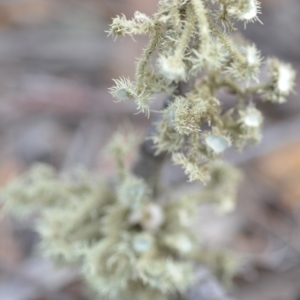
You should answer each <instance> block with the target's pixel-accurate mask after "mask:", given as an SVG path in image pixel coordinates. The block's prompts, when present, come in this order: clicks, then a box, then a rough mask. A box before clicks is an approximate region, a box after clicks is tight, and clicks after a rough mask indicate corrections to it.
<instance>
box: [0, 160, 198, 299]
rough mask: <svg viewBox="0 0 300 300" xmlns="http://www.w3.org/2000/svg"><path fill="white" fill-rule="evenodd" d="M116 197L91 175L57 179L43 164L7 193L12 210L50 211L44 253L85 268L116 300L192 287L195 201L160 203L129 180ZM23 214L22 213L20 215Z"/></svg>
mask: <svg viewBox="0 0 300 300" xmlns="http://www.w3.org/2000/svg"><path fill="white" fill-rule="evenodd" d="M115 190H116V191H117V192H116V193H115V192H112V191H110V190H109V189H108V187H107V186H105V185H104V184H103V182H101V180H100V179H95V177H94V176H93V175H91V174H90V173H89V172H88V173H87V172H83V171H80V172H76V173H73V174H72V175H70V176H64V178H57V176H56V175H55V172H54V170H53V169H52V168H51V167H49V166H46V165H38V166H36V167H35V168H33V169H32V170H31V171H30V172H29V173H27V174H25V175H24V176H23V177H21V178H20V179H18V180H16V181H14V182H12V184H11V185H10V186H8V187H7V188H6V189H5V191H4V192H3V194H2V197H3V198H5V200H6V201H5V203H6V206H5V207H6V209H11V210H12V212H14V213H19V214H20V213H21V214H24V213H25V214H28V213H29V212H30V211H34V210H36V209H37V208H38V207H40V208H41V207H43V208H44V209H43V210H42V216H41V217H40V218H39V221H38V224H37V229H38V232H39V234H40V236H41V245H40V246H41V249H42V250H43V253H44V254H46V255H47V256H49V257H51V258H53V259H55V260H58V261H60V262H65V263H73V264H74V263H76V264H80V268H81V272H82V274H83V277H84V279H85V280H86V282H87V283H88V284H89V285H90V286H91V287H92V288H93V289H94V290H95V291H97V292H98V294H100V295H102V296H107V297H110V298H112V299H128V300H129V299H137V300H138V299H154V298H155V299H167V298H166V297H167V296H168V295H169V294H172V293H174V292H175V291H182V290H184V289H185V288H186V287H187V286H188V285H189V284H191V282H192V274H193V272H192V268H193V257H194V256H195V255H196V251H197V248H198V247H197V244H198V243H197V240H196V237H195V236H194V234H193V233H192V230H191V226H192V224H193V219H194V218H193V216H195V211H196V203H197V202H196V201H195V199H194V198H189V197H181V198H179V199H177V200H172V201H168V202H165V203H160V204H158V203H154V202H153V201H152V199H151V191H150V190H149V189H148V187H147V185H146V183H145V182H144V181H143V180H141V179H138V178H136V177H134V176H133V175H130V174H129V173H128V174H126V176H125V177H124V180H122V181H120V182H119V183H118V184H117V186H116V187H115ZM16 210H18V211H16Z"/></svg>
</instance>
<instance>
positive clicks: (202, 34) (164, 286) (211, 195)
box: [2, 0, 295, 300]
mask: <svg viewBox="0 0 300 300" xmlns="http://www.w3.org/2000/svg"><path fill="white" fill-rule="evenodd" d="M259 12H260V6H259V2H258V1H257V0H211V1H209V0H173V1H171V0H160V1H159V5H158V12H157V13H156V14H154V16H153V17H152V18H151V17H148V16H146V15H144V14H142V13H139V12H136V13H135V15H134V18H133V19H132V20H127V19H126V18H125V16H119V17H116V18H115V19H114V20H113V22H112V25H111V27H110V34H111V35H113V36H115V37H117V36H124V35H130V36H133V35H136V34H148V35H149V36H150V41H149V45H148V46H147V48H146V49H145V50H144V52H143V55H142V57H141V59H140V60H139V61H138V64H137V70H136V77H135V80H134V81H130V80H129V79H126V78H122V79H119V80H115V83H116V84H115V86H114V87H113V88H111V89H110V91H111V93H112V94H113V96H114V97H115V98H116V99H117V100H118V101H127V100H131V99H132V100H134V101H135V102H136V103H137V108H138V110H139V111H140V112H144V113H146V114H147V115H149V113H150V107H149V103H150V101H151V98H152V97H153V96H154V95H155V94H157V93H160V92H166V93H167V94H169V95H171V100H169V101H168V105H167V107H166V108H165V109H163V110H162V112H161V113H162V114H161V119H160V121H159V122H158V123H157V126H156V129H157V132H156V134H155V135H153V136H150V137H149V138H150V139H152V142H153V143H154V146H155V150H156V153H157V154H160V153H161V152H164V153H166V152H169V153H170V154H171V156H172V160H173V162H174V163H176V164H181V165H182V166H183V167H184V169H185V172H186V174H187V175H188V177H189V179H190V180H191V181H193V180H199V181H201V182H203V183H205V185H204V187H203V188H202V190H201V192H198V193H197V194H196V195H186V194H183V195H182V196H177V197H173V196H172V195H170V194H167V193H165V194H164V193H160V194H159V195H158V196H157V189H156V188H153V184H152V183H150V182H147V181H146V179H143V178H138V177H137V176H135V175H134V174H133V173H132V172H131V171H130V169H131V168H130V167H129V166H127V164H126V157H127V155H128V153H132V152H134V150H133V149H134V147H131V146H132V145H133V144H135V142H136V138H135V137H134V135H132V133H133V130H131V131H130V133H131V134H128V135H127V136H124V135H122V134H116V135H115V136H114V137H113V138H112V141H111V143H110V144H109V146H108V147H107V149H108V150H107V152H108V153H109V154H110V155H111V156H112V157H113V160H114V161H115V163H116V167H117V176H116V177H117V180H116V181H115V182H109V183H108V182H106V181H105V180H103V179H100V178H98V177H97V176H95V175H93V174H91V173H90V172H86V171H83V170H79V171H77V172H75V173H74V172H73V173H70V174H69V175H63V176H62V175H60V176H58V175H57V174H56V173H55V172H54V170H53V169H51V168H50V167H48V166H44V165H42V166H40V165H38V166H36V167H34V168H33V169H32V170H31V171H29V172H28V173H26V174H25V175H24V176H23V177H21V178H20V179H18V180H15V181H14V182H12V183H11V184H10V185H9V186H8V187H7V188H5V189H4V190H3V192H2V198H3V199H4V208H5V209H6V210H8V211H10V212H13V213H16V214H19V215H24V214H28V213H30V212H32V211H34V210H36V209H38V208H40V209H41V216H40V218H39V221H38V226H37V227H38V232H39V233H40V235H41V249H42V250H43V252H44V253H45V254H46V255H48V256H49V257H51V258H54V259H56V260H58V261H63V262H65V263H69V264H77V265H79V266H80V270H81V273H82V275H83V278H84V279H85V281H86V282H87V284H88V286H90V287H91V288H92V290H93V291H95V292H96V294H97V295H98V296H97V297H101V299H102V298H108V299H114V300H119V299H122V300H150V299H151V300H152V299H157V300H167V299H170V297H171V296H172V295H178V293H184V292H185V290H186V289H187V288H189V287H190V286H191V285H192V284H193V280H194V276H193V274H194V267H195V265H196V264H197V263H198V262H201V263H204V262H208V263H210V264H214V265H215V266H213V268H214V269H216V270H221V271H220V272H221V273H222V277H223V278H224V279H226V278H225V277H227V276H226V275H227V273H228V274H232V269H233V267H232V266H233V265H234V264H232V260H231V259H230V258H228V257H227V256H226V255H225V254H224V253H223V252H221V253H217V254H214V253H213V252H210V251H209V250H207V249H205V247H202V246H201V239H199V233H198V234H197V235H196V234H195V232H194V230H193V224H194V220H195V218H196V212H197V207H198V205H199V203H203V202H209V203H211V204H213V205H214V206H215V207H216V209H217V210H218V211H219V212H228V211H231V210H232V209H233V208H234V200H235V195H236V190H237V185H238V183H239V179H240V174H239V172H238V171H237V170H236V169H235V168H234V167H232V166H230V165H228V164H227V163H225V162H224V161H223V160H222V159H221V155H222V154H223V153H224V152H225V151H226V150H227V149H228V148H230V147H231V146H234V147H236V148H237V149H243V148H244V147H245V146H247V145H248V144H251V143H253V142H257V141H259V140H260V137H261V126H262V122H263V117H262V114H261V112H260V111H259V110H258V109H257V108H256V107H255V104H254V103H253V99H254V96H258V97H260V98H261V99H263V100H264V101H271V102H277V103H282V102H284V101H285V99H286V97H287V96H288V94H289V93H290V92H291V91H292V89H293V85H294V79H295V72H294V71H293V69H292V68H291V66H290V65H288V64H285V63H281V62H279V61H278V60H277V59H274V58H272V59H268V60H267V69H268V77H267V79H265V80H264V82H263V83H258V81H259V80H258V78H259V70H260V66H261V63H262V61H263V60H262V58H261V55H260V53H259V51H258V50H257V48H256V46H255V45H253V44H251V43H250V44H249V43H248V42H247V41H245V40H243V39H242V38H241V37H234V36H233V35H230V33H231V32H232V31H233V30H234V23H233V22H234V21H242V22H245V24H246V23H248V22H251V21H255V20H258V14H259ZM155 61H156V62H155ZM153 62H154V63H153ZM198 77H199V78H198ZM188 81H189V82H194V84H193V86H192V88H191V89H190V90H189V91H188V92H186V93H183V92H182V91H180V90H179V87H180V86H181V85H182V83H183V82H188ZM222 89H227V90H228V91H229V92H230V93H231V94H233V95H235V97H236V105H234V106H233V107H232V108H230V109H227V110H226V109H224V107H223V108H222V107H221V101H220V99H219V98H218V95H220V93H219V91H220V90H222ZM223 106H224V105H223ZM147 155H149V153H147ZM148 158H149V157H148ZM151 158H153V157H151ZM136 174H137V172H136ZM149 181H150V180H149ZM154 195H155V196H154Z"/></svg>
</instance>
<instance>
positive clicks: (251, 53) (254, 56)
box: [246, 46, 260, 67]
mask: <svg viewBox="0 0 300 300" xmlns="http://www.w3.org/2000/svg"><path fill="white" fill-rule="evenodd" d="M246 57H247V62H248V65H249V66H250V67H251V66H255V65H259V64H260V58H259V54H258V52H257V49H256V47H255V46H250V47H247V49H246Z"/></svg>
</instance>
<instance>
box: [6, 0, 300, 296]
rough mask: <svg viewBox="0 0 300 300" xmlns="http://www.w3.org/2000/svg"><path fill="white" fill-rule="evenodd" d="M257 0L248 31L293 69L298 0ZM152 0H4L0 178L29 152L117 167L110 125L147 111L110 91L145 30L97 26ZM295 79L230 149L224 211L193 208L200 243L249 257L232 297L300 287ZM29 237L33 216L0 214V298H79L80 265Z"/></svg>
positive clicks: (32, 157) (299, 103)
mask: <svg viewBox="0 0 300 300" xmlns="http://www.w3.org/2000/svg"><path fill="white" fill-rule="evenodd" d="M262 2H263V3H262V13H263V14H262V15H261V17H260V19H261V21H262V22H263V23H264V25H261V24H259V23H255V24H251V23H250V24H248V26H247V30H246V31H244V35H245V36H246V37H247V38H248V39H250V40H253V41H254V42H255V43H256V44H257V45H258V48H259V49H261V50H262V54H263V56H268V55H270V56H273V55H274V56H278V57H279V58H280V59H282V60H285V61H289V62H291V63H292V64H293V65H294V67H295V68H296V69H297V70H298V73H299V71H300V1H299V0H264V1H262ZM156 4H157V1H150V0H149V1H148V0H0V186H4V185H5V184H7V183H8V182H9V181H10V180H13V179H14V178H15V177H16V176H18V175H19V174H20V173H22V172H24V171H25V170H26V169H27V168H29V167H30V166H31V165H32V164H33V163H35V162H46V163H50V164H52V165H54V166H55V167H56V168H57V169H58V170H59V171H62V170H66V169H69V168H70V167H72V166H74V165H76V164H83V165H85V166H87V167H89V168H91V169H95V170H98V171H99V172H101V173H102V174H103V175H105V176H110V175H111V174H112V173H113V169H112V166H111V165H110V164H108V163H107V162H106V160H105V158H104V156H103V152H102V149H103V147H104V146H105V144H106V143H107V141H108V140H109V138H110V137H111V135H112V133H113V132H114V131H115V130H116V129H117V128H118V127H119V126H120V124H122V122H124V120H126V121H130V122H132V123H133V126H134V127H135V128H139V130H140V132H141V134H143V132H144V131H145V130H146V128H147V126H148V125H149V122H150V121H151V120H148V119H147V118H145V117H144V116H143V115H134V112H135V107H134V105H132V104H131V103H126V104H116V103H114V102H113V99H112V97H111V96H110V95H109V93H108V91H107V88H108V87H110V86H111V85H112V80H111V78H117V77H119V76H130V77H132V76H133V74H134V67H135V66H134V64H133V62H134V61H136V57H138V56H139V55H140V52H141V49H142V47H143V45H144V44H145V42H146V38H143V37H138V38H136V40H137V42H134V41H132V40H131V39H129V38H124V39H120V40H118V41H116V42H114V41H113V40H112V39H111V38H107V33H105V31H106V30H107V29H108V25H109V23H110V21H111V18H112V17H113V16H115V15H116V14H121V13H124V14H125V15H126V16H128V17H131V16H132V15H133V13H134V11H136V10H139V11H141V12H144V13H152V12H154V11H155V10H156ZM238 26H239V27H240V29H242V30H243V29H244V28H243V24H239V25H238ZM296 91H298V94H297V93H295V94H294V95H292V96H291V97H290V98H289V101H288V103H286V104H283V105H280V106H278V105H271V104H268V105H267V104H264V105H260V108H261V109H262V110H263V111H264V114H265V115H266V121H265V127H264V140H263V142H262V143H261V144H260V145H259V146H256V147H253V148H251V149H248V150H247V151H245V152H244V153H243V154H236V153H229V154H228V155H227V159H228V160H230V161H231V162H232V163H234V164H236V165H238V166H239V167H240V168H241V169H242V170H243V172H244V180H243V183H242V185H241V187H240V191H239V195H238V207H237V210H236V211H235V212H234V213H232V214H230V215H227V216H224V217H221V216H216V215H214V213H213V212H212V211H210V210H209V209H206V208H204V209H203V211H201V212H200V216H201V218H200V223H201V224H199V226H201V228H202V230H203V232H204V233H205V234H204V237H203V238H204V239H207V243H208V244H209V245H212V246H214V247H224V248H229V249H232V250H233V251H234V252H235V253H237V257H239V258H242V259H243V260H244V261H245V262H246V263H245V264H244V267H243V268H242V269H241V270H240V271H239V273H238V274H237V276H236V279H235V282H234V285H233V286H232V288H231V291H232V294H233V296H234V297H235V298H236V299H238V300H252V299H262V300H298V299H300V284H299V282H300V219H299V215H300V99H299V97H300V96H299V92H300V82H299V77H298V79H297V86H296ZM160 98H161V97H158V99H157V100H156V101H155V103H154V106H155V105H157V104H158V103H159V102H160V101H161V99H160ZM224 101H226V99H225V100H224ZM171 168H172V167H170V166H166V168H165V170H164V173H163V175H164V180H165V182H167V183H168V184H170V185H175V184H177V183H178V181H181V182H183V184H184V177H183V175H182V171H181V170H180V168H173V169H171ZM170 170H171V171H170ZM185 188H187V189H189V188H190V189H192V188H196V187H195V186H194V185H186V187H185ZM0 209H1V208H0ZM37 243H38V237H37V236H36V234H35V232H34V229H33V228H32V223H31V222H30V220H23V221H19V220H16V219H14V218H12V217H5V218H1V220H0V299H1V300H44V299H45V300H50V299H51V300H84V299H86V300H87V298H86V297H85V296H84V289H83V287H82V285H81V282H80V278H78V275H77V273H76V270H72V269H69V268H57V267H55V266H53V265H52V264H51V263H50V262H49V261H47V260H46V259H44V258H42V257H41V256H40V255H39V254H38V252H37V251H36V244H37Z"/></svg>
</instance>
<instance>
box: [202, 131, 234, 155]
mask: <svg viewBox="0 0 300 300" xmlns="http://www.w3.org/2000/svg"><path fill="white" fill-rule="evenodd" d="M205 142H206V144H207V145H208V146H209V147H210V148H211V149H212V150H213V151H214V152H215V153H217V154H220V153H222V152H224V151H225V150H226V149H227V148H228V147H229V142H228V141H227V140H226V139H225V138H223V137H221V136H218V135H209V136H208V137H206V139H205Z"/></svg>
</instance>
